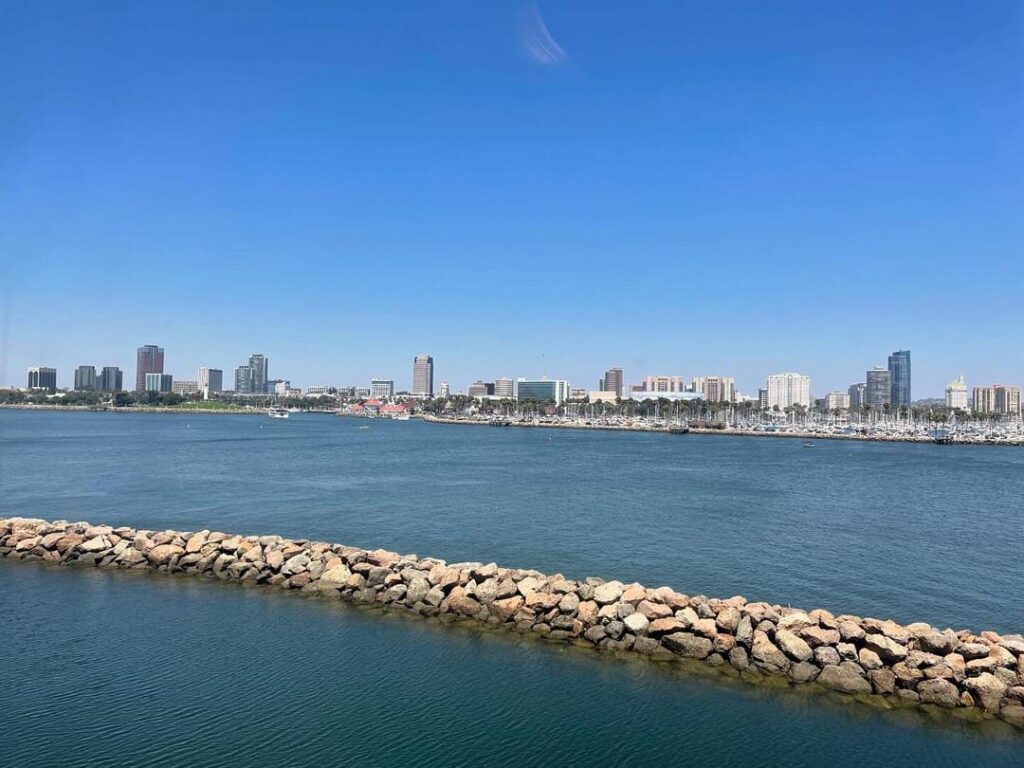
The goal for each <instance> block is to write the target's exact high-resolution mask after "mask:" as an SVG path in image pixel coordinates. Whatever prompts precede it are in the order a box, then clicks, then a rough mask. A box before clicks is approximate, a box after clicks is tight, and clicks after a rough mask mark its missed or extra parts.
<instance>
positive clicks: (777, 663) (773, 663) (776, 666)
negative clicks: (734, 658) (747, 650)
mask: <svg viewBox="0 0 1024 768" xmlns="http://www.w3.org/2000/svg"><path fill="white" fill-rule="evenodd" d="M751 655H752V656H753V657H754V661H755V662H757V664H758V666H760V667H764V668H767V669H768V670H769V671H772V672H785V671H786V670H787V669H789V659H788V658H786V654H784V653H783V652H782V651H780V650H779V649H778V647H776V645H775V644H774V643H773V642H772V641H771V640H770V639H769V638H768V635H766V634H765V633H764V632H762V631H761V630H757V631H756V632H754V642H753V645H752V647H751Z"/></svg>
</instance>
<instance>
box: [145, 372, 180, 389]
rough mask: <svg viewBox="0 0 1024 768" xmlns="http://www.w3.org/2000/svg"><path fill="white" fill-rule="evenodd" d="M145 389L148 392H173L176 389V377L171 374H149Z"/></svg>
mask: <svg viewBox="0 0 1024 768" xmlns="http://www.w3.org/2000/svg"><path fill="white" fill-rule="evenodd" d="M145 387H146V392H157V393H160V394H163V393H165V392H171V391H173V389H174V377H173V376H171V374H169V373H147V374H146V384H145Z"/></svg>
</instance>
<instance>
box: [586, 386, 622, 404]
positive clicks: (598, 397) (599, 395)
mask: <svg viewBox="0 0 1024 768" xmlns="http://www.w3.org/2000/svg"><path fill="white" fill-rule="evenodd" d="M586 395H587V399H588V400H590V402H592V403H616V402H618V401H619V400H620V399H621V397H620V396H619V393H618V392H615V391H614V390H610V389H604V390H602V389H599V390H596V391H591V392H587V393H586Z"/></svg>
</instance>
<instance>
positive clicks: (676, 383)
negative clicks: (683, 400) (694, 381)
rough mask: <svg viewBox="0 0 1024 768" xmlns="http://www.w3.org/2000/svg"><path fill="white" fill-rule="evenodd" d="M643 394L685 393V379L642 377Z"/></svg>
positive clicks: (676, 377) (677, 377)
mask: <svg viewBox="0 0 1024 768" xmlns="http://www.w3.org/2000/svg"><path fill="white" fill-rule="evenodd" d="M643 386H644V388H643V391H644V392H685V391H686V379H684V378H683V377H682V376H644V385H643Z"/></svg>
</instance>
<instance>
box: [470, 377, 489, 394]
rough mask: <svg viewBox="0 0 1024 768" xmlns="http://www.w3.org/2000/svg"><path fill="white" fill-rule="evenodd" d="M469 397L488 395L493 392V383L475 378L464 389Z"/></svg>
mask: <svg viewBox="0 0 1024 768" xmlns="http://www.w3.org/2000/svg"><path fill="white" fill-rule="evenodd" d="M466 394H467V395H469V396H470V397H488V396H490V395H493V394H494V383H493V382H490V381H481V380H480V379H477V380H476V381H474V382H473V383H472V384H470V385H469V387H468V388H467V389H466Z"/></svg>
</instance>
